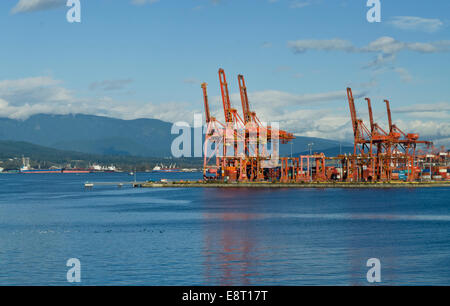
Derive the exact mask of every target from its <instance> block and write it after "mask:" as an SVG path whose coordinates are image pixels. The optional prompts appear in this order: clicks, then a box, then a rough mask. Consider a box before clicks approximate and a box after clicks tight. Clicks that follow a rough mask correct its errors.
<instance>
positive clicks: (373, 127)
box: [366, 98, 375, 134]
mask: <svg viewBox="0 0 450 306" xmlns="http://www.w3.org/2000/svg"><path fill="white" fill-rule="evenodd" d="M366 101H367V107H368V108H369V119H370V132H371V133H372V134H373V132H374V129H375V125H374V122H373V113H372V104H371V103H370V98H366Z"/></svg>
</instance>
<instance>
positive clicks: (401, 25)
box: [389, 16, 444, 33]
mask: <svg viewBox="0 0 450 306" xmlns="http://www.w3.org/2000/svg"><path fill="white" fill-rule="evenodd" d="M389 24H391V25H392V26H393V27H395V28H397V29H401V30H415V31H423V32H429V33H432V32H436V31H438V30H440V29H441V28H442V27H443V26H444V23H443V22H442V21H441V20H439V19H427V18H422V17H414V16H396V17H394V18H392V20H391V21H389Z"/></svg>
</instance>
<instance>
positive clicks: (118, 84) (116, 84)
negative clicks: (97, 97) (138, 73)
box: [89, 79, 133, 91]
mask: <svg viewBox="0 0 450 306" xmlns="http://www.w3.org/2000/svg"><path fill="white" fill-rule="evenodd" d="M132 82H133V80H132V79H122V80H103V81H99V82H94V83H91V84H90V85H89V89H90V90H103V91H112V90H122V89H124V88H125V87H126V86H127V85H129V84H130V83H132Z"/></svg>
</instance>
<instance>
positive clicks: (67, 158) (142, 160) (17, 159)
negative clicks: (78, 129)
mask: <svg viewBox="0 0 450 306" xmlns="http://www.w3.org/2000/svg"><path fill="white" fill-rule="evenodd" d="M22 156H25V157H29V158H30V160H31V166H32V167H37V166H40V167H41V168H48V167H51V166H61V167H65V166H67V165H70V166H71V167H80V168H85V167H89V165H92V164H100V165H112V164H114V165H115V166H116V167H118V168H119V169H122V170H124V171H132V170H134V169H135V168H136V169H137V170H138V171H146V170H151V169H153V167H154V166H155V165H156V164H160V163H164V164H165V165H169V164H175V163H176V164H177V166H178V167H186V168H199V167H201V165H202V160H201V159H199V158H180V159H169V158H152V157H136V156H120V155H116V156H114V155H99V154H89V153H80V152H75V151H63V150H56V149H52V148H47V147H43V146H39V145H34V144H31V143H28V142H20V141H0V167H1V168H4V169H5V170H15V169H19V168H20V167H21V166H22V159H21V157H22Z"/></svg>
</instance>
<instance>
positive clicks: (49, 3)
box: [11, 0, 66, 14]
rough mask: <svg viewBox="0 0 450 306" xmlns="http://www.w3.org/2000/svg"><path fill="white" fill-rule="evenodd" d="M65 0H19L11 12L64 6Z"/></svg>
mask: <svg viewBox="0 0 450 306" xmlns="http://www.w3.org/2000/svg"><path fill="white" fill-rule="evenodd" d="M65 4H66V1H65V0H19V2H17V4H16V5H15V6H14V7H13V8H12V10H11V13H13V14H17V13H25V12H35V11H42V10H47V9H53V8H57V7H61V6H64V5H65Z"/></svg>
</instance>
